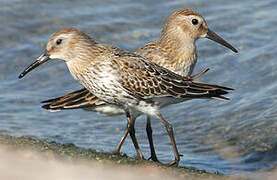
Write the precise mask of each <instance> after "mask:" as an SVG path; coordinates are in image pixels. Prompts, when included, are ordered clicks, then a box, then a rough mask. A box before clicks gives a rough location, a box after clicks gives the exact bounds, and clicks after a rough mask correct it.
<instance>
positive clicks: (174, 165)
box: [167, 159, 180, 167]
mask: <svg viewBox="0 0 277 180" xmlns="http://www.w3.org/2000/svg"><path fill="white" fill-rule="evenodd" d="M179 161H180V160H177V159H175V160H173V161H171V162H170V163H168V164H167V165H168V166H171V167H177V166H178V164H179Z"/></svg>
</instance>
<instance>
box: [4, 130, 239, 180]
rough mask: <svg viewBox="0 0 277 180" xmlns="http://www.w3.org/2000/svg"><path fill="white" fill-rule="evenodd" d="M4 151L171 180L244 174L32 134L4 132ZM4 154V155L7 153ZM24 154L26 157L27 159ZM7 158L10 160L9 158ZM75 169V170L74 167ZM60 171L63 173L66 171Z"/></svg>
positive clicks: (66, 163) (225, 177)
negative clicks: (159, 160) (175, 163)
mask: <svg viewBox="0 0 277 180" xmlns="http://www.w3.org/2000/svg"><path fill="white" fill-rule="evenodd" d="M0 150H1V151H3V152H6V153H8V154H11V157H13V156H19V157H18V158H17V159H24V158H26V152H27V154H28V155H27V158H28V159H27V160H29V159H36V160H37V159H39V160H38V161H39V164H40V159H41V160H42V162H43V163H49V161H51V162H52V161H57V163H62V164H65V165H68V164H71V165H72V164H74V165H76V166H77V167H78V165H82V166H83V165H84V164H85V166H86V168H88V172H90V170H89V169H90V168H92V167H95V165H97V166H99V165H100V166H104V167H106V166H108V169H109V168H113V167H123V168H124V169H125V168H127V169H135V170H134V171H137V170H138V171H140V170H141V171H142V172H144V171H146V172H149V171H150V172H151V173H153V172H154V177H155V176H157V177H164V176H169V177H170V179H224V180H225V179H228V180H229V179H230V180H232V179H243V178H240V177H231V176H226V175H222V174H213V173H209V172H206V171H204V170H197V169H194V168H187V167H181V166H179V167H168V166H166V165H162V164H159V163H155V162H152V161H147V160H137V159H135V158H131V157H127V156H126V155H124V156H122V155H113V154H110V153H106V152H105V153H104V152H97V151H95V150H91V149H84V148H80V147H77V146H75V145H74V144H60V143H56V142H48V141H42V140H38V139H34V138H31V137H14V136H9V135H0ZM23 152H24V153H23ZM18 153H19V154H18ZM20 153H21V154H20ZM22 153H23V154H22ZM1 154H3V153H1ZM13 154H15V155H13ZM2 156H3V157H4V155H2ZM21 156H23V158H22V157H21ZM6 157H9V156H6ZM7 161H9V159H8V160H7ZM25 161H26V160H25ZM32 162H33V161H32ZM43 163H42V164H43ZM42 166H44V165H42ZM0 167H1V163H0ZM72 168H73V169H74V166H73V167H72ZM86 168H84V169H86ZM92 169H93V168H92ZM104 169H106V168H104ZM109 171H110V170H107V172H109ZM119 171H120V170H119ZM132 171H133V170H132ZM26 172H28V170H26ZM59 172H62V170H61V171H59ZM73 172H74V171H73ZM99 172H101V170H100V171H98V173H99ZM103 173H104V174H103V175H104V176H105V175H106V172H103ZM122 173H123V174H126V173H127V174H128V173H130V171H127V172H122ZM136 173H137V172H134V174H136ZM84 174H85V173H83V175H84ZM139 174H140V173H139ZM130 175H132V174H130ZM144 175H146V176H147V174H144ZM161 175H162V176H161ZM152 176H153V174H152ZM152 176H151V177H152ZM0 177H1V172H0ZM59 177H60V176H59ZM146 178H147V177H146ZM65 179H66V178H65ZM119 179H120V178H119ZM135 179H136V178H135ZM151 179H152V178H151Z"/></svg>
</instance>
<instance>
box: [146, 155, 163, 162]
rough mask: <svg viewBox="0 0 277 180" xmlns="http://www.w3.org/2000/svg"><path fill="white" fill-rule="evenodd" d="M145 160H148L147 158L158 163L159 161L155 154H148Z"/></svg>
mask: <svg viewBox="0 0 277 180" xmlns="http://www.w3.org/2000/svg"><path fill="white" fill-rule="evenodd" d="M147 160H148V161H149V160H152V161H154V162H157V163H160V161H159V160H158V158H157V156H150V157H149V158H148V159H147Z"/></svg>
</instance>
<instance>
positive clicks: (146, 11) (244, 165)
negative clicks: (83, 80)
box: [0, 0, 277, 174]
mask: <svg viewBox="0 0 277 180" xmlns="http://www.w3.org/2000/svg"><path fill="white" fill-rule="evenodd" d="M181 8H192V9H194V10H197V11H198V12H200V13H201V14H202V15H203V16H204V17H205V18H206V20H207V23H208V25H209V27H210V28H211V29H212V30H214V31H215V32H217V33H218V34H220V35H221V36H222V37H224V38H225V39H226V40H228V41H229V42H230V43H231V44H233V45H234V46H235V47H237V48H238V50H239V52H240V53H239V54H234V53H232V52H231V51H230V50H228V49H226V48H224V47H221V46H219V45H218V44H216V43H214V42H211V41H210V40H206V39H202V40H199V41H197V46H198V52H199V53H198V57H199V59H198V64H197V65H196V69H195V71H194V72H199V71H200V70H202V69H204V68H207V67H209V68H211V70H210V71H209V72H208V73H207V74H206V75H205V76H203V77H201V79H200V80H201V81H205V82H210V83H217V84H221V85H225V86H229V87H233V88H235V89H236V90H235V91H233V92H232V93H230V94H229V95H228V97H230V98H231V100H230V101H219V100H192V101H188V102H185V103H181V104H178V105H173V106H170V107H167V108H165V109H164V110H163V111H162V112H163V114H164V116H165V118H166V119H167V120H168V121H169V122H170V123H172V124H173V127H174V130H175V134H176V141H177V145H178V148H179V151H180V153H181V154H183V157H182V158H181V162H180V165H184V166H189V167H195V168H198V169H204V170H207V171H211V172H220V173H225V174H250V173H252V172H253V171H255V172H260V171H261V170H267V169H271V168H274V167H275V166H276V165H277V156H276V153H277V121H276V120H277V93H276V92H277V71H276V70H277V63H276V58H275V55H276V52H277V38H276V34H277V26H276V24H277V20H276V17H277V11H276V8H277V3H276V2H275V0H267V1H258V0H251V1H250V0H245V1H235V0H232V1H225V2H222V1H218V0H211V1H204V0H203V1H197V2H195V1H193V0H189V1H183V2H182V1H177V0H176V1H151V2H150V1H133V0H132V1H131V0H121V1H111V0H110V1H96V0H94V1H89V0H84V1H79V2H73V1H70V2H67V1H64V0H58V1H56V2H55V3H52V1H50V0H48V1H45V0H44V1H38V0H24V1H23V0H0V23H1V31H0V39H1V41H0V56H1V59H0V82H1V88H0V102H1V105H2V106H1V107H0V133H1V134H10V135H15V136H22V135H24V136H33V137H38V138H40V139H47V140H53V141H57V142H62V143H74V144H76V145H78V146H81V147H85V148H92V149H96V150H98V151H107V152H111V151H112V150H113V149H114V148H115V146H116V145H117V143H118V142H119V140H120V138H121V136H122V134H123V130H124V129H125V125H126V119H125V117H124V116H114V117H108V116H101V115H98V114H96V113H93V112H87V111H83V110H74V111H73V110H71V111H64V112H56V113H51V112H47V111H45V110H44V109H42V108H40V106H41V104H40V101H42V100H45V99H48V98H52V97H55V96H59V95H63V94H65V93H68V92H71V91H73V90H77V89H78V88H80V87H81V86H80V85H79V84H78V83H77V82H75V81H74V80H73V78H72V77H71V76H70V74H69V72H68V70H67V68H66V66H65V64H64V63H59V62H50V63H48V64H45V65H43V66H41V67H40V68H38V69H36V70H34V71H33V72H32V73H30V74H28V75H27V76H26V77H25V78H24V79H22V80H19V79H18V78H17V76H18V75H19V73H20V72H21V71H22V70H23V69H24V68H25V67H26V66H27V65H29V64H30V63H31V62H32V61H33V60H34V58H35V57H37V56H38V55H40V53H42V50H43V48H44V44H45V42H46V40H47V39H48V37H49V36H50V35H51V34H52V33H53V32H55V31H56V30H58V29H60V28H63V27H71V26H74V27H77V28H80V29H82V30H83V31H85V32H86V33H88V34H90V35H92V36H94V38H95V39H97V40H98V41H99V42H102V43H105V44H110V45H116V46H119V47H121V48H125V49H129V50H132V51H134V50H136V49H137V48H138V47H140V46H142V45H143V44H145V43H147V42H149V41H151V40H154V39H157V38H159V36H160V32H161V28H162V26H163V24H164V23H165V20H166V18H167V17H168V16H169V15H170V14H171V13H172V12H174V11H175V10H178V9H181ZM152 125H153V131H154V143H155V147H156V151H157V153H158V157H159V159H160V160H162V161H163V162H167V161H170V160H172V159H173V158H174V157H173V152H172V148H171V144H170V141H169V138H168V136H167V133H166V131H165V129H164V128H163V126H162V125H161V123H160V122H159V121H158V120H153V121H152ZM136 135H137V138H138V141H139V144H140V146H141V148H142V151H143V153H144V155H145V157H149V149H148V143H147V138H146V132H145V117H143V116H142V117H140V118H139V119H138V120H137V123H136ZM122 152H124V153H126V154H127V155H129V156H135V155H136V154H135V151H134V148H133V145H132V143H131V141H130V139H129V138H127V141H126V143H125V144H124V146H123V149H122Z"/></svg>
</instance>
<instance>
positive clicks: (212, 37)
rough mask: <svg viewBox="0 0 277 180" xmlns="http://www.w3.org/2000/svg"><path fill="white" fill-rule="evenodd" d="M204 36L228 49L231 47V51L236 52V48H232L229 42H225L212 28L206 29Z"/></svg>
mask: <svg viewBox="0 0 277 180" xmlns="http://www.w3.org/2000/svg"><path fill="white" fill-rule="evenodd" d="M206 38H208V39H210V40H213V41H215V42H217V43H219V44H221V45H223V46H225V47H227V48H229V49H231V50H232V51H234V52H235V53H237V52H238V50H236V48H234V47H233V46H232V45H231V44H229V43H227V42H226V41H225V40H224V39H222V38H221V37H220V36H219V35H217V34H216V33H215V32H213V31H212V30H210V29H208V32H207V36H206Z"/></svg>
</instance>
